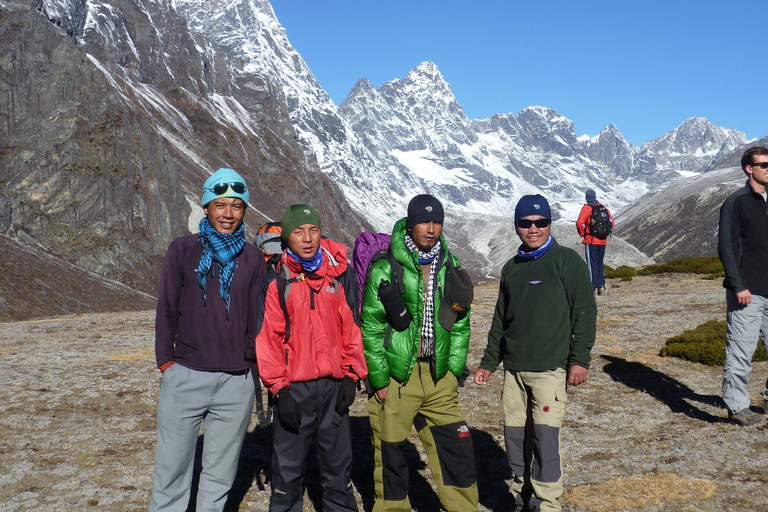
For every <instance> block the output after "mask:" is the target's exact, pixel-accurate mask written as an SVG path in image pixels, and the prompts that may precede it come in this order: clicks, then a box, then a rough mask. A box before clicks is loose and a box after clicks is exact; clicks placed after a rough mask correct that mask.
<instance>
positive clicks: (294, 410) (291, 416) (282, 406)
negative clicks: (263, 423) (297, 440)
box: [277, 388, 301, 434]
mask: <svg viewBox="0 0 768 512" xmlns="http://www.w3.org/2000/svg"><path fill="white" fill-rule="evenodd" d="M277 416H278V417H279V418H280V424H281V425H282V426H283V428H284V429H285V430H287V431H288V432H291V433H293V434H298V433H299V429H301V408H299V404H298V403H297V402H296V399H295V398H293V395H291V388H283V389H281V390H280V392H279V393H278V394H277Z"/></svg>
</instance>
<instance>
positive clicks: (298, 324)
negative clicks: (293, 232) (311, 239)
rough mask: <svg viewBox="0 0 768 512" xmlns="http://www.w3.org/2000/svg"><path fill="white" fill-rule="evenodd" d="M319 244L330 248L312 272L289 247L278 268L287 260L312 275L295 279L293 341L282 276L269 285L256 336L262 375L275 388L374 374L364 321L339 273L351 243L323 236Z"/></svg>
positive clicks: (295, 270) (294, 270)
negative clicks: (283, 301) (366, 347)
mask: <svg viewBox="0 0 768 512" xmlns="http://www.w3.org/2000/svg"><path fill="white" fill-rule="evenodd" d="M319 250H321V251H324V254H323V263H322V266H321V267H320V268H319V269H318V270H317V271H316V272H314V273H311V274H309V273H306V272H304V270H303V269H302V268H301V264H299V263H298V262H297V261H295V260H294V259H293V258H292V257H291V256H289V255H288V253H287V251H284V252H283V255H282V258H281V260H280V263H279V266H278V269H277V271H278V273H280V270H281V268H280V266H281V265H282V266H286V267H287V268H288V269H290V273H291V277H297V276H302V275H304V276H306V278H304V279H301V280H298V281H295V282H293V283H291V285H290V291H289V292H288V299H287V301H286V309H287V311H288V319H289V322H290V327H291V329H290V332H291V334H290V337H289V339H288V341H287V342H286V341H285V317H284V316H283V310H282V308H281V307H280V297H279V295H278V293H279V292H278V289H277V279H275V280H274V281H272V282H271V283H270V284H269V288H268V289H267V296H266V298H265V300H264V302H265V304H264V306H265V311H264V324H263V326H262V328H261V331H260V332H259V334H258V335H257V336H256V359H257V361H258V365H259V375H260V376H261V380H262V381H263V382H264V385H265V386H266V387H267V389H269V391H271V392H272V393H273V394H277V393H278V392H279V391H280V389H282V388H283V387H285V386H290V384H291V382H305V381H310V380H315V379H319V378H321V377H333V378H334V379H343V378H344V377H345V376H349V377H351V378H352V379H354V380H355V381H358V380H359V379H364V378H365V377H366V376H367V375H368V367H367V365H366V363H365V357H364V356H363V340H362V336H361V334H360V326H359V325H357V323H355V317H354V315H353V313H352V310H351V309H350V307H349V305H348V304H347V300H346V290H345V289H344V287H343V286H342V284H341V282H340V281H339V279H338V278H339V277H340V276H341V275H342V274H343V273H344V272H345V271H346V270H347V248H346V247H345V246H344V245H342V244H340V243H338V242H334V241H333V240H328V239H321V241H320V249H319ZM350 283H354V279H351V280H350Z"/></svg>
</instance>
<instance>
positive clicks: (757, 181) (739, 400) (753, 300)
mask: <svg viewBox="0 0 768 512" xmlns="http://www.w3.org/2000/svg"><path fill="white" fill-rule="evenodd" d="M741 168H742V169H743V170H744V173H746V175H747V184H746V186H745V187H744V188H741V189H739V190H737V191H736V192H734V193H733V194H731V195H730V196H729V197H728V199H726V200H725V202H724V203H723V206H722V207H721V208H720V226H719V228H720V230H719V232H718V238H717V253H718V255H719V256H720V261H722V262H723V268H724V269H725V280H724V281H723V287H724V288H725V289H726V292H725V298H726V304H727V307H728V312H727V317H726V318H727V323H728V328H727V331H726V335H725V340H726V345H725V366H724V367H723V401H724V402H725V405H726V406H727V407H728V417H729V418H730V420H731V421H733V422H734V423H737V424H739V425H742V426H744V425H753V424H755V423H758V422H760V421H761V420H762V419H763V417H762V416H761V415H760V414H757V413H755V412H752V411H751V410H750V408H749V406H750V397H749V391H748V390H747V383H748V382H749V374H750V372H751V371H752V356H753V355H754V354H755V350H756V349H757V343H758V338H759V337H760V333H762V338H763V346H765V344H766V342H768V272H766V265H768V206H766V204H767V202H766V185H768V148H765V147H752V148H749V149H747V150H746V151H745V152H744V154H743V155H742V157H741ZM766 408H768V382H766V389H765V391H764V392H763V411H764V412H765V409H766Z"/></svg>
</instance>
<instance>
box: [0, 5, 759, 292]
mask: <svg viewBox="0 0 768 512" xmlns="http://www.w3.org/2000/svg"><path fill="white" fill-rule="evenodd" d="M0 33H2V34H4V37H3V38H2V41H0V45H2V49H3V52H2V53H0V60H1V61H2V63H3V64H2V73H1V74H0V119H4V120H5V121H4V122H3V123H0V183H2V184H3V187H4V188H3V189H2V190H0V232H2V233H4V234H8V235H10V236H13V237H16V238H17V239H19V240H21V239H24V240H25V243H29V244H37V245H36V246H37V247H39V248H42V249H44V250H46V251H49V252H50V253H52V254H57V255H59V256H60V257H62V258H64V259H66V260H67V261H69V262H72V263H74V264H76V265H79V266H81V267H83V268H86V269H88V270H89V271H92V272H95V273H98V274H100V275H102V276H106V277H109V278H112V279H118V280H121V281H122V282H125V283H128V284H130V285H132V286H137V287H139V288H141V289H142V290H144V291H149V292H152V291H153V287H154V284H153V282H154V279H155V278H156V274H157V264H158V261H159V260H160V259H161V257H162V254H163V251H164V249H165V247H166V246H167V243H168V242H169V241H170V239H171V238H173V237H174V236H178V235H181V234H183V233H185V232H194V231H195V230H196V223H197V221H198V220H199V218H200V215H201V214H200V205H199V188H200V186H201V184H202V183H203V181H204V180H205V179H206V178H207V176H209V175H210V173H211V172H212V171H213V170H215V169H216V168H218V167H220V166H227V167H232V168H235V169H237V170H239V171H240V172H241V173H242V174H243V175H244V176H245V177H246V179H247V180H248V182H249V183H250V184H252V190H251V203H252V204H251V205H250V206H251V207H250V212H249V215H248V216H247V217H246V221H247V223H248V226H249V229H250V230H251V232H253V228H254V227H255V226H257V225H258V224H260V223H261V222H264V221H266V220H274V219H277V218H279V216H280V213H281V212H282V211H283V209H284V208H285V207H286V206H287V205H289V204H291V203H295V202H309V203H312V204H315V205H316V206H317V207H318V210H319V211H320V213H321V216H322V218H323V223H324V229H327V233H328V234H329V235H331V236H334V237H336V238H340V239H342V240H343V241H345V242H347V243H350V242H351V241H352V240H353V239H354V235H355V234H356V233H357V232H359V231H360V230H362V229H370V228H371V227H373V228H375V229H377V230H379V231H389V230H390V229H391V226H392V224H393V223H394V221H395V220H396V219H397V218H399V217H401V216H403V215H404V214H405V211H406V205H407V203H408V201H409V200H410V198H411V197H413V195H415V194H418V193H423V192H428V193H432V194H434V195H436V196H437V197H439V198H440V199H441V200H442V201H443V203H444V204H445V207H446V212H447V215H448V221H446V223H447V227H446V234H447V236H448V237H449V241H450V244H451V247H452V248H453V249H454V250H455V252H456V253H457V254H458V255H459V256H460V257H461V259H462V261H464V262H465V263H466V264H467V266H468V267H470V268H473V269H475V270H476V271H475V274H476V275H492V274H494V272H495V271H496V270H497V269H498V267H499V266H500V265H501V264H502V263H503V261H504V260H505V259H506V256H507V255H509V254H510V253H511V252H512V251H513V250H514V248H515V246H516V242H515V241H514V240H515V235H514V229H513V227H512V224H511V217H512V215H513V211H514V206H515V204H516V202H517V200H518V198H519V197H520V196H522V195H524V194H528V193H542V194H544V195H545V196H547V197H548V198H549V200H550V202H551V204H552V206H553V210H554V212H555V217H556V218H557V219H559V223H558V225H557V226H556V228H557V229H561V230H562V232H563V233H566V232H568V233H570V232H572V231H574V230H573V226H572V224H571V223H572V221H573V220H574V219H575V218H576V215H577V214H578V211H579V208H580V206H581V204H582V202H583V198H584V192H585V190H586V189H587V188H594V189H595V190H597V195H598V198H599V199H600V200H601V201H603V202H604V203H606V204H608V205H609V206H610V207H611V209H612V210H613V212H614V213H616V214H618V216H619V217H620V214H621V211H622V209H624V208H625V207H627V206H628V205H630V204H631V203H632V202H634V201H636V200H637V199H638V198H640V197H642V196H643V195H644V194H646V193H647V192H648V191H649V190H655V189H657V188H661V187H663V186H665V185H666V184H668V183H669V181H670V180H671V179H685V176H686V175H688V174H690V173H692V172H704V171H709V170H712V169H713V168H715V167H717V166H719V165H725V164H726V163H728V165H733V163H731V162H730V161H731V160H732V156H731V155H732V153H733V152H735V151H736V148H737V147H740V146H739V145H743V144H744V143H745V142H746V140H745V138H744V135H743V134H741V133H740V132H735V131H733V130H726V129H723V128H719V127H715V126H713V125H711V124H710V123H709V122H708V121H707V120H706V119H704V118H693V119H690V120H688V121H685V122H684V123H683V124H681V126H680V127H678V128H677V129H675V130H673V131H672V132H670V133H669V134H666V135H665V136H663V137H660V138H659V139H656V140H654V141H650V142H648V143H646V144H644V145H643V146H642V147H640V148H637V147H634V146H632V145H631V144H629V143H628V142H626V141H625V140H624V138H623V137H622V136H621V133H620V132H619V130H618V129H617V128H616V127H615V126H613V125H611V126H609V127H607V128H606V129H605V130H604V131H603V132H601V133H600V134H599V135H597V136H595V137H592V138H577V136H576V134H575V132H574V128H573V123H572V122H571V121H570V120H569V119H567V118H565V117H563V116H562V115H560V114H558V113H557V112H555V111H554V110H551V109H548V108H545V107H539V106H534V107H529V108H526V109H523V110H521V111H520V112H518V113H517V114H512V113H506V114H499V115H495V116H492V117H490V118H489V119H482V120H471V119H468V118H467V116H466V114H465V113H464V111H463V109H462V107H461V103H460V102H461V98H456V97H455V96H454V94H453V92H452V91H451V88H450V85H449V83H448V81H447V80H446V78H445V77H443V75H442V74H441V73H440V70H439V69H438V68H437V66H436V65H435V64H434V63H431V62H425V63H423V64H420V65H418V66H416V67H415V68H414V69H413V70H412V71H411V72H410V73H409V74H408V75H407V76H406V77H405V78H403V79H393V80H392V81H390V82H387V83H385V84H384V85H382V86H381V87H378V88H375V87H373V86H372V84H371V83H370V82H368V81H367V80H365V79H361V80H360V81H359V82H358V83H357V84H356V85H355V86H354V87H353V89H352V90H351V92H350V94H349V95H348V97H347V98H346V99H345V101H344V102H343V103H342V105H340V106H337V105H335V104H334V103H333V102H332V101H331V100H330V98H329V96H328V94H326V92H325V91H324V90H323V89H322V86H321V84H319V83H318V82H317V80H316V79H315V78H314V76H313V75H312V72H311V71H310V69H309V68H308V66H307V64H306V63H305V62H304V60H303V59H302V58H301V56H300V55H299V54H298V53H297V52H296V50H295V49H294V48H293V47H292V46H291V44H290V42H289V40H288V35H287V34H286V32H285V30H284V29H283V27H282V26H281V25H280V23H279V21H278V20H277V19H276V17H275V14H274V12H273V10H272V8H271V5H270V4H269V2H268V1H266V0H232V1H229V2H222V1H212V0H109V1H107V0H17V1H14V2H9V1H4V2H1V3H0ZM681 171H682V172H681ZM556 234H557V230H556ZM558 237H560V235H559V234H558ZM562 238H563V239H566V238H568V237H567V236H565V235H563V236H562ZM577 242H578V241H576V243H577ZM633 257H634V256H633ZM632 261H636V260H632Z"/></svg>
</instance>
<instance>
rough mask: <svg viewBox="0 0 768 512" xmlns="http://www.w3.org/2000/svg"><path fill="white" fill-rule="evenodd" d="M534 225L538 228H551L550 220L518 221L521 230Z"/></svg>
mask: <svg viewBox="0 0 768 512" xmlns="http://www.w3.org/2000/svg"><path fill="white" fill-rule="evenodd" d="M534 224H535V225H536V227H537V228H539V229H544V228H545V227H547V226H549V219H536V220H531V219H519V220H518V221H517V227H519V228H521V229H529V228H530V227H531V226H533V225H534Z"/></svg>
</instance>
